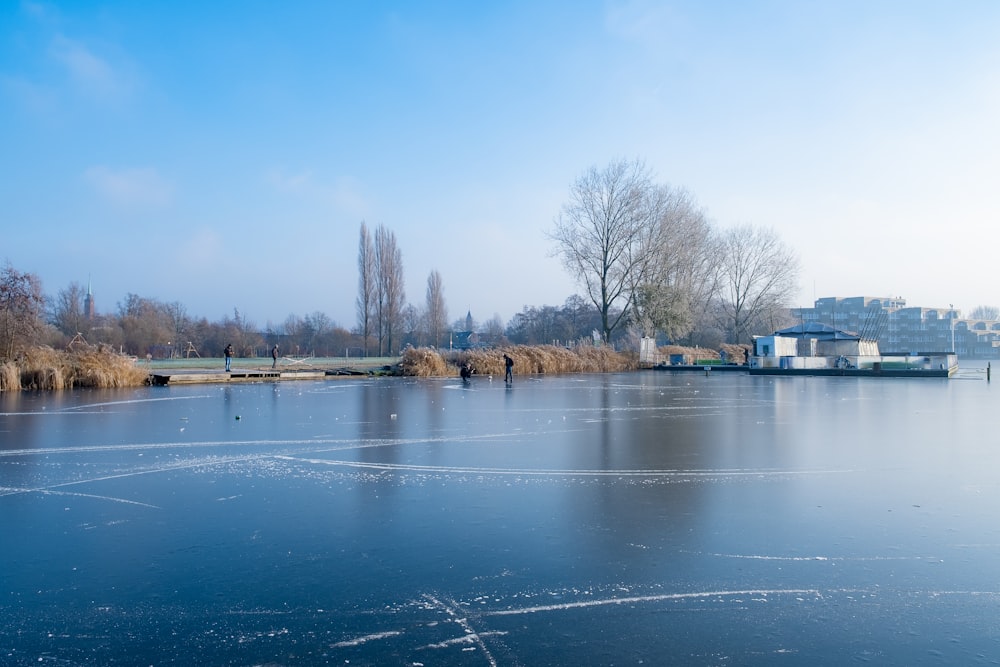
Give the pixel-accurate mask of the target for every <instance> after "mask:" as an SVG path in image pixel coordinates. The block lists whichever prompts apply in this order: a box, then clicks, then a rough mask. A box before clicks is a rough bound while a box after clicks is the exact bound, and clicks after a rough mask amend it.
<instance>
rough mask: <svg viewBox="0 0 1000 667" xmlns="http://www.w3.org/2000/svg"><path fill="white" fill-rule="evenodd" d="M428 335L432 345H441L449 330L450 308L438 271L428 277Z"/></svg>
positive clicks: (432, 272) (426, 314)
mask: <svg viewBox="0 0 1000 667" xmlns="http://www.w3.org/2000/svg"><path fill="white" fill-rule="evenodd" d="M425 316H426V324H427V335H428V336H429V337H430V342H431V345H440V344H441V339H442V337H443V336H444V332H445V330H446V329H447V328H448V307H447V305H446V304H445V301H444V285H443V283H442V281H441V274H440V273H438V271H437V269H435V270H433V271H431V273H430V275H429V276H427V312H426V313H425Z"/></svg>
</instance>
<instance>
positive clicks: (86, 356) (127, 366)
mask: <svg viewBox="0 0 1000 667" xmlns="http://www.w3.org/2000/svg"><path fill="white" fill-rule="evenodd" d="M148 381H149V372H148V371H147V370H145V369H143V368H141V367H139V366H136V364H135V361H134V360H133V359H132V358H130V357H125V356H122V355H120V354H116V353H115V352H112V351H111V350H110V349H108V348H99V347H87V348H77V349H75V350H71V351H62V350H54V349H52V348H50V347H33V348H30V349H28V350H25V351H24V352H23V353H22V354H21V356H20V357H19V358H18V359H17V361H8V362H6V363H4V364H3V365H2V366H0V391H20V390H25V389H26V390H59V389H71V388H75V387H91V388H111V387H136V386H140V385H143V384H146V383H147V382H148Z"/></svg>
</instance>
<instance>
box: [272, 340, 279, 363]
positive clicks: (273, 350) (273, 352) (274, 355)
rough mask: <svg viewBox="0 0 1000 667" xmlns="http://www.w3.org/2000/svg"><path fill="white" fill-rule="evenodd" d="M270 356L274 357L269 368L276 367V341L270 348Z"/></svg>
mask: <svg viewBox="0 0 1000 667" xmlns="http://www.w3.org/2000/svg"><path fill="white" fill-rule="evenodd" d="M271 358H272V359H274V361H273V362H272V363H271V368H277V367H278V344H277V343H275V344H274V347H272V348H271Z"/></svg>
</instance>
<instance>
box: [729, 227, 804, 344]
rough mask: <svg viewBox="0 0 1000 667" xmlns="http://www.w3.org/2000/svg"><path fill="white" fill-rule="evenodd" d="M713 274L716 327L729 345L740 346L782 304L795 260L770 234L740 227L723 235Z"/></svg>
mask: <svg viewBox="0 0 1000 667" xmlns="http://www.w3.org/2000/svg"><path fill="white" fill-rule="evenodd" d="M718 269H719V307H720V313H721V315H722V318H723V322H722V323H721V324H722V327H723V330H724V331H725V332H726V334H727V336H728V338H729V341H730V342H732V343H741V342H748V341H749V340H750V337H751V335H752V334H753V329H754V327H756V326H762V325H764V324H766V323H768V322H769V321H772V320H773V319H774V317H775V316H776V314H777V311H778V310H779V309H781V308H784V307H786V306H787V305H788V301H789V300H790V299H791V298H792V296H793V295H794V292H795V289H796V287H797V282H798V276H799V260H798V257H796V255H795V253H794V252H793V251H792V250H791V249H789V248H787V247H786V246H785V244H784V243H782V241H781V239H779V238H778V235H777V234H776V233H775V232H774V230H772V229H766V228H761V227H754V226H752V225H741V226H739V227H733V228H732V229H729V230H728V231H726V232H725V233H724V234H723V236H722V244H721V247H720V255H719V264H718Z"/></svg>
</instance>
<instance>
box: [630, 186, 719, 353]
mask: <svg viewBox="0 0 1000 667" xmlns="http://www.w3.org/2000/svg"><path fill="white" fill-rule="evenodd" d="M659 188H660V201H661V202H662V209H661V215H660V219H659V221H658V227H657V234H656V238H655V243H656V252H655V254H654V256H653V258H652V262H653V266H652V268H651V269H650V270H649V271H648V272H647V276H646V282H645V283H643V284H641V285H639V286H638V288H637V290H636V291H637V294H636V298H635V301H634V303H633V312H632V319H633V320H634V322H635V323H636V324H638V325H639V327H640V329H641V330H642V331H643V333H644V334H645V335H649V336H652V335H654V334H655V332H657V331H660V332H662V333H664V334H666V335H667V336H668V337H669V338H670V339H671V340H676V339H678V338H681V337H683V336H686V335H687V334H688V333H689V332H690V331H691V329H692V328H693V326H694V324H695V322H696V321H697V320H698V319H700V316H701V314H702V313H703V312H705V311H706V310H707V309H708V307H709V304H710V301H711V299H712V297H713V296H714V294H715V290H716V285H717V275H716V270H715V257H716V248H717V245H718V243H717V235H716V233H715V231H714V230H713V229H712V226H711V224H710V223H709V221H708V219H707V218H706V217H705V213H704V211H703V210H702V209H701V208H700V207H698V205H697V203H696V202H695V200H694V198H693V197H692V196H691V195H690V194H689V193H688V192H687V191H686V190H684V189H682V188H672V187H670V186H659Z"/></svg>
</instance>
